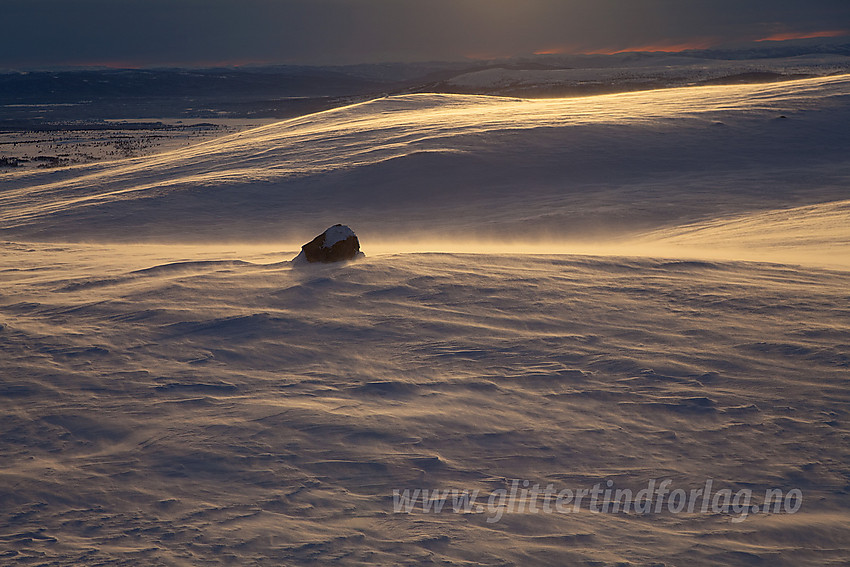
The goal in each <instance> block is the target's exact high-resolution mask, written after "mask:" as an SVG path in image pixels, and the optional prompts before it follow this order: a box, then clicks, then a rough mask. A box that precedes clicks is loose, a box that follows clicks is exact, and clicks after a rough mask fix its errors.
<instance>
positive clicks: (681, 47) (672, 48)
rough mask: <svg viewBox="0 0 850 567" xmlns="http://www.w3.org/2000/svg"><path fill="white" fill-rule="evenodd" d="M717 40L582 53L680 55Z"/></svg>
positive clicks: (706, 46) (712, 43)
mask: <svg viewBox="0 0 850 567" xmlns="http://www.w3.org/2000/svg"><path fill="white" fill-rule="evenodd" d="M717 43H718V41H717V40H716V39H711V38H704V39H692V40H690V41H686V42H683V43H664V42H659V43H651V44H648V45H636V46H634V47H626V48H623V49H594V50H592V51H582V54H583V55H616V54H617V53H632V52H636V51H645V52H663V53H680V52H682V51H688V50H689V49H707V48H709V47H713V46H714V45H717Z"/></svg>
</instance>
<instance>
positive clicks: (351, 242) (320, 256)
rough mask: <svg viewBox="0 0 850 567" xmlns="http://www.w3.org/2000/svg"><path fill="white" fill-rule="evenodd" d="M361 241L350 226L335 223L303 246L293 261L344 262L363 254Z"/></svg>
mask: <svg viewBox="0 0 850 567" xmlns="http://www.w3.org/2000/svg"><path fill="white" fill-rule="evenodd" d="M361 255H362V253H361V252H360V241H359V240H358V239H357V235H356V234H354V231H353V230H351V229H350V228H349V227H347V226H345V225H342V224H335V225H333V226H332V227H330V228H329V229H327V230H326V231H325V232H323V233H322V234H320V235H319V236H317V237H316V238H314V239H313V240H311V241H310V242H308V243H307V244H305V245H304V246H302V247H301V253H300V254H299V255H298V256H296V257H295V258H294V260H293V261H303V260H306V261H307V262H342V261H344V260H353V259H354V258H357V257H358V256H361Z"/></svg>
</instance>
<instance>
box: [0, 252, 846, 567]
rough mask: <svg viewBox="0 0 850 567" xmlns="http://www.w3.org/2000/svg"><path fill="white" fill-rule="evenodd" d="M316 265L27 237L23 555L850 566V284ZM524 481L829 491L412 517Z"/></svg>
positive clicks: (6, 525) (20, 361) (13, 413)
mask: <svg viewBox="0 0 850 567" xmlns="http://www.w3.org/2000/svg"><path fill="white" fill-rule="evenodd" d="M291 254H292V253H291V252H285V253H284V252H281V253H279V254H276V253H269V252H268V251H265V252H264V251H263V248H259V247H258V248H254V249H243V248H233V247H228V248H224V247H221V246H219V247H208V248H205V249H197V248H180V247H160V248H156V247H140V246H119V247H114V248H113V247H104V246H94V245H92V246H81V245H74V246H56V245H39V244H35V245H13V244H9V243H6V244H4V245H3V246H2V247H0V262H2V265H3V266H5V268H4V269H3V272H2V277H3V279H4V285H3V288H2V290H0V294H1V295H0V317H2V319H0V320H1V321H2V323H3V327H2V330H0V339H2V340H0V351H2V355H1V356H0V398H2V400H3V413H4V417H3V419H2V420H1V421H0V454H2V459H3V469H2V477H0V478H2V481H0V497H2V502H3V506H2V508H1V509H0V552H3V553H4V558H6V560H10V561H20V562H22V563H23V562H30V561H32V562H35V561H36V560H37V561H38V562H41V563H46V564H50V563H59V564H99V563H105V564H122V563H131V562H132V563H136V564H169V565H173V564H181V563H184V564H234V563H235V564H242V565H244V564H303V563H308V562H316V563H328V562H337V563H341V564H350V565H362V564H367V563H368V564H373V565H376V564H386V565H398V564H405V563H407V564H417V563H418V564H421V563H426V562H439V563H443V564H448V565H452V564H454V565H465V564H469V563H470V562H474V563H475V564H488V565H489V564H493V565H497V564H498V565H505V564H516V565H565V564H576V563H587V562H596V563H601V564H606V565H613V564H626V563H628V564H635V565H641V564H652V563H655V564H658V563H664V564H670V565H677V564H682V563H687V564H689V565H695V566H697V565H717V564H724V565H751V564H754V563H771V564H793V565H813V566H814V565H824V564H829V563H830V562H833V563H840V562H841V561H843V560H844V559H845V558H846V557H847V553H848V544H847V542H848V541H850V540H848V538H847V534H848V532H850V519H848V515H847V510H848V506H850V501H848V494H847V490H846V485H847V479H848V476H849V475H850V445H848V444H847V443H846V439H847V436H848V434H850V425H848V424H850V412H848V408H850V405H848V402H850V394H848V389H847V375H848V364H850V349H848V344H850V307H849V306H850V303H848V301H847V290H848V289H850V276H848V274H847V272H835V271H826V270H818V269H800V268H795V267H790V266H783V265H770V264H749V263H718V262H678V261H665V260H656V259H649V258H618V257H609V258H599V257H579V256H563V255H562V256H532V257H527V256H511V255H480V254H479V255H463V254H460V255H459V254H452V255H445V254H400V255H381V256H369V257H367V258H365V259H362V260H359V261H358V262H353V263H348V264H345V265H341V266H338V265H333V266H327V265H323V266H311V267H308V268H301V269H293V268H291V267H290V265H289V263H288V262H285V261H284V260H286V259H288V258H289V257H291ZM186 259H192V261H186ZM181 260H182V261H181ZM515 478H516V479H528V480H531V481H532V482H540V483H543V485H544V486H545V484H546V483H553V484H554V485H555V486H556V487H558V488H559V489H561V488H570V489H576V488H589V487H591V486H592V485H593V484H595V483H597V482H601V483H605V482H606V480H609V479H610V480H613V481H615V482H616V483H617V485H618V486H631V487H637V486H641V485H645V484H646V482H647V481H648V480H649V479H651V478H672V479H674V480H675V484H676V486H677V487H684V488H686V489H692V488H700V487H702V486H703V485H704V483H705V480H706V479H707V478H711V479H714V482H715V485H716V486H718V487H719V486H726V487H729V488H732V489H734V490H738V489H740V488H744V487H746V488H750V489H752V490H753V491H754V493H758V492H761V491H763V490H764V489H766V488H781V489H783V490H785V491H787V490H790V489H792V488H800V489H801V490H802V491H803V494H804V503H803V507H802V509H801V510H800V511H799V512H798V513H797V514H794V515H787V514H778V515H773V514H754V515H750V517H748V518H747V519H746V520H745V521H744V522H741V523H737V524H736V523H731V522H730V518H731V516H730V515H727V514H715V513H710V512H709V513H707V514H700V513H695V514H678V515H676V514H669V513H666V512H665V513H661V514H650V515H647V516H639V515H634V514H594V513H591V512H587V511H585V512H582V513H576V514H529V513H514V514H506V515H505V517H504V518H503V519H502V520H501V521H500V522H498V523H495V524H493V523H488V522H487V521H486V515H485V514H456V513H453V512H444V513H441V514H433V513H432V514H423V513H421V512H418V513H413V514H394V513H393V512H392V510H393V508H392V491H393V489H397V488H459V489H469V490H474V489H480V490H481V491H482V492H484V493H486V492H489V491H491V490H495V489H498V488H501V487H504V486H505V484H506V482H508V479H515ZM757 503H758V501H757V500H754V501H753V504H757Z"/></svg>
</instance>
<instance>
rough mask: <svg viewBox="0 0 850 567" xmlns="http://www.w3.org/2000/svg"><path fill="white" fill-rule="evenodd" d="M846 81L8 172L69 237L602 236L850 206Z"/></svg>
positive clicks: (351, 128) (360, 118) (536, 109)
mask: <svg viewBox="0 0 850 567" xmlns="http://www.w3.org/2000/svg"><path fill="white" fill-rule="evenodd" d="M847 123H850V76H846V75H845V76H838V77H829V78H821V79H810V80H801V81H794V82H788V83H781V84H771V85H745V86H724V87H699V88H682V89H668V90H660V91H651V92H639V93H628V94H618V95H608V96H596V97H587V98H577V99H556V100H534V101H531V100H519V99H505V98H491V97H477V96H458V95H409V96H399V97H390V98H385V99H380V100H375V101H372V102H369V103H364V104H360V105H355V106H350V107H346V108H341V109H337V110H332V111H328V112H324V113H320V114H315V115H310V116H306V117H303V118H299V119H295V120H289V121H285V122H281V123H277V124H273V125H269V126H265V127H261V128H257V129H254V130H250V131H247V132H242V133H239V134H236V135H232V136H228V137H224V138H220V139H217V140H214V141H209V142H206V143H201V144H198V145H193V146H188V147H186V148H185V149H181V150H178V151H173V152H169V153H166V154H161V155H158V156H153V157H147V158H139V159H134V160H125V161H117V162H112V163H108V164H99V165H88V166H80V167H74V168H68V169H64V170H53V171H44V172H24V173H14V172H13V173H5V174H2V175H0V187H2V191H0V230H2V234H5V235H6V236H8V237H10V238H41V239H54V240H56V239H59V240H68V239H70V240H86V239H93V238H99V239H109V240H135V239H141V240H166V241H173V240H184V241H207V240H255V241H256V240H259V239H264V240H279V239H291V240H292V242H293V243H295V242H298V243H300V242H299V241H300V240H301V239H302V238H303V236H304V235H305V234H307V235H309V234H312V233H314V232H315V231H316V230H317V227H318V229H321V228H323V227H326V226H330V225H332V224H335V223H336V222H346V223H348V224H350V225H352V226H353V227H354V228H355V229H356V230H357V231H358V233H359V234H361V235H362V236H364V237H365V238H366V239H367V240H368V239H372V240H375V239H378V238H381V239H389V240H391V241H392V240H395V239H397V238H398V237H399V236H400V235H405V236H407V237H411V236H422V237H435V236H453V237H454V236H460V237H464V238H471V237H483V238H493V237H496V238H498V239H500V240H511V239H516V238H523V239H532V238H536V237H552V238H556V239H562V240H563V239H566V238H569V239H571V240H581V239H583V240H598V239H599V238H600V236H608V235H623V234H634V233H637V232H642V231H646V230H652V229H658V228H662V227H670V226H675V225H677V224H681V223H685V222H693V221H697V220H703V219H706V218H710V217H715V216H722V215H727V216H728V215H734V214H740V213H742V212H746V211H754V210H764V209H772V208H780V207H788V206H800V205H807V204H811V203H815V202H825V201H832V200H841V199H846V198H847V192H846V187H847V185H846V180H847V179H848V177H850V163H848V160H847V157H846V156H847V155H848V154H850V131H848V129H847V128H846V124H847Z"/></svg>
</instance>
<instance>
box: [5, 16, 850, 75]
mask: <svg viewBox="0 0 850 567" xmlns="http://www.w3.org/2000/svg"><path fill="white" fill-rule="evenodd" d="M0 22H1V23H2V25H0V28H2V33H0V68H7V69H27V68H39V67H58V66H80V65H96V66H110V67H146V66H194V67H203V66H217V65H235V66H238V65H259V64H308V65H311V64H353V63H362V62H379V61H436V60H442V61H449V60H451V61H455V60H464V59H496V58H501V57H517V56H527V55H531V54H534V53H538V54H541V53H615V52H618V51H626V50H644V51H678V50H682V49H688V48H705V47H713V46H721V45H726V44H728V43H730V42H732V43H734V42H746V41H759V40H767V41H776V40H782V39H793V38H798V37H830V36H837V35H844V34H850V31H848V30H850V0H0ZM848 41H850V39H848Z"/></svg>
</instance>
